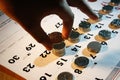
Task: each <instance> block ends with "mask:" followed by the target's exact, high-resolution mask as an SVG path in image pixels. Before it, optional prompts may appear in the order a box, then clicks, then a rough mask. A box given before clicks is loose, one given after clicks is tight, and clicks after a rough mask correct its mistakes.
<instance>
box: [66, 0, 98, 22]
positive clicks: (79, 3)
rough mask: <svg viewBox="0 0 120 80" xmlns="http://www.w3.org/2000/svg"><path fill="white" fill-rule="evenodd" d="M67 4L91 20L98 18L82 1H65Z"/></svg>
mask: <svg viewBox="0 0 120 80" xmlns="http://www.w3.org/2000/svg"><path fill="white" fill-rule="evenodd" d="M67 1H68V4H69V5H70V6H73V7H77V8H78V9H80V10H81V11H82V12H83V13H85V14H86V15H87V16H88V17H90V18H91V19H94V20H97V19H98V17H97V16H96V15H95V14H94V13H93V12H92V11H91V9H90V8H89V7H88V6H87V5H86V4H85V2H83V0H67Z"/></svg>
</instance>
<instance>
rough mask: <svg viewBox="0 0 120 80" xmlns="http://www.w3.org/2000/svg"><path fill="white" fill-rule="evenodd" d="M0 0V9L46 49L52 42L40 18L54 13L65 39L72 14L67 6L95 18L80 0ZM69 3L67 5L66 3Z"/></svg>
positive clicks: (49, 47) (69, 28) (49, 48)
mask: <svg viewBox="0 0 120 80" xmlns="http://www.w3.org/2000/svg"><path fill="white" fill-rule="evenodd" d="M67 1H68V3H67V2H66V0H41V1H38V0H0V9H1V10H2V11H3V12H4V13H6V14H7V15H8V16H9V17H11V18H12V19H13V20H15V21H17V22H18V23H19V24H20V25H21V26H22V27H23V28H24V29H25V30H26V31H27V32H28V33H29V34H31V36H32V37H33V38H34V39H35V40H36V41H38V42H39V43H42V44H43V45H44V46H45V47H46V49H48V50H51V49H52V44H53V43H52V42H51V41H50V38H49V37H48V35H47V34H46V33H45V32H44V30H43V29H42V28H41V25H40V22H41V20H42V19H43V18H44V17H45V16H47V15H49V14H56V15H58V16H59V17H60V18H61V19H62V20H63V29H62V36H63V38H65V39H67V38H68V37H69V34H70V32H71V29H72V25H73V20H74V15H73V13H72V11H71V9H70V7H69V5H71V6H75V7H78V8H79V9H80V10H81V11H83V12H84V13H86V14H87V15H88V16H89V17H90V18H92V19H97V16H95V15H94V14H93V13H92V12H91V10H90V9H89V8H88V7H87V6H86V5H85V4H84V2H83V1H82V0H67ZM68 4H69V5H68Z"/></svg>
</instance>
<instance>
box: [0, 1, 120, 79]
mask: <svg viewBox="0 0 120 80" xmlns="http://www.w3.org/2000/svg"><path fill="white" fill-rule="evenodd" d="M85 2H86V4H88V6H89V7H90V8H91V10H92V11H93V12H94V13H95V14H96V15H98V13H99V10H101V9H102V7H103V6H105V5H108V4H109V2H110V0H98V1H96V2H89V1H87V0H85ZM70 8H71V10H72V12H73V13H74V16H75V18H74V23H73V28H72V30H74V31H77V30H78V27H79V24H80V22H81V21H87V19H89V17H88V16H87V15H85V14H84V13H82V12H81V11H80V10H79V9H77V8H76V7H70ZM99 16H100V15H99ZM118 16H120V5H115V6H113V9H112V11H111V12H110V13H108V14H103V15H102V17H101V19H100V21H98V22H96V23H92V24H91V26H90V28H91V30H90V31H88V32H85V33H80V36H79V42H77V43H70V42H69V41H65V43H66V47H65V55H64V56H61V57H59V56H56V55H54V54H53V53H52V51H48V50H46V48H45V47H44V46H43V45H41V44H40V43H38V42H37V41H36V40H35V39H34V38H32V37H31V35H30V34H28V33H27V32H26V31H25V30H24V29H23V28H22V27H21V26H20V25H19V24H18V23H16V22H15V21H13V20H12V19H11V18H9V17H8V16H6V15H5V14H4V13H2V12H0V65H2V66H4V67H6V68H7V69H9V70H11V71H13V72H14V73H15V74H17V75H19V76H21V77H22V78H23V79H25V80H57V77H58V75H59V74H60V73H62V72H69V73H71V75H72V76H73V79H71V80H120V29H119V28H118V29H113V28H110V27H109V25H110V23H111V22H112V21H113V20H115V19H117V20H118V22H117V24H118V25H119V26H120V18H119V17H118ZM41 25H42V27H43V29H44V30H45V31H46V33H47V34H49V33H51V32H55V31H58V32H61V31H62V20H61V19H60V18H59V16H57V15H55V14H51V15H48V16H46V17H45V18H43V20H42V22H41ZM51 28H52V29H51ZM101 30H108V31H110V32H111V38H110V39H108V40H105V41H99V40H97V39H96V36H97V35H98V33H99V32H100V31H101ZM91 41H98V42H99V43H100V44H101V50H100V51H99V52H98V53H97V54H95V55H94V54H89V53H87V52H85V49H86V48H87V45H88V44H89V43H90V42H91ZM80 56H83V57H87V58H88V59H89V64H88V65H87V67H85V68H78V67H74V68H73V64H74V61H75V59H76V58H78V57H80ZM64 80H68V79H64Z"/></svg>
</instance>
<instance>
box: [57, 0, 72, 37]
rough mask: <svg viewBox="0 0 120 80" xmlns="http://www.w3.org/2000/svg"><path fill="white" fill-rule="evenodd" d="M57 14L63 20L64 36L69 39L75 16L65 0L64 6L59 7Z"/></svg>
mask: <svg viewBox="0 0 120 80" xmlns="http://www.w3.org/2000/svg"><path fill="white" fill-rule="evenodd" d="M56 14H57V15H58V16H59V17H60V18H61V19H62V20H63V29H62V36H63V38H64V39H67V38H68V37H69V35H70V33H71V30H72V26H73V20H74V14H73V13H72V11H71V9H70V7H69V6H68V4H67V2H66V1H65V0H64V3H62V6H59V7H58V9H57V11H56Z"/></svg>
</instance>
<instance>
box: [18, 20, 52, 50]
mask: <svg viewBox="0 0 120 80" xmlns="http://www.w3.org/2000/svg"><path fill="white" fill-rule="evenodd" d="M27 21H28V20H27ZM20 24H21V25H22V27H23V28H24V29H25V30H26V31H27V32H28V33H29V34H31V36H32V37H33V38H34V39H35V40H36V41H37V42H38V43H41V44H42V45H43V46H44V47H45V48H46V49H47V50H51V49H52V42H51V41H50V38H49V37H48V35H47V34H46V33H45V32H44V30H43V29H42V28H41V26H40V21H39V20H38V21H36V20H32V21H29V22H25V21H24V22H22V23H20Z"/></svg>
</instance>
